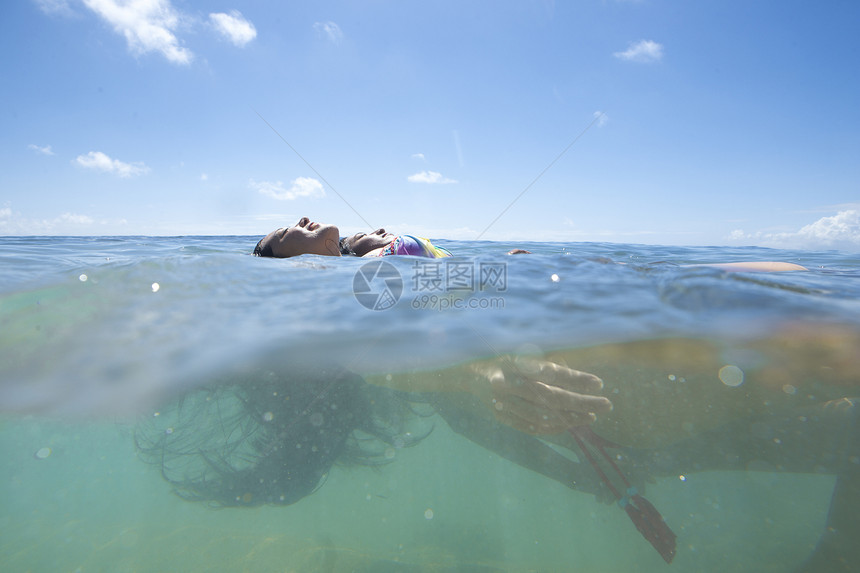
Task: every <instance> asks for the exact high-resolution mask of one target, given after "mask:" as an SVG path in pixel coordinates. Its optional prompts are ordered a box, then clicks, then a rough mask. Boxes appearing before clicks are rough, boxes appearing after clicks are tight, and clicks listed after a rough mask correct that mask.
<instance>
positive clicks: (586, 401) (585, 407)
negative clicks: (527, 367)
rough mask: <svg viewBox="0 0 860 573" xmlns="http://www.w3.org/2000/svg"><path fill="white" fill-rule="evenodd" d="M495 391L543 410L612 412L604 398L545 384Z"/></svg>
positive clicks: (526, 383)
mask: <svg viewBox="0 0 860 573" xmlns="http://www.w3.org/2000/svg"><path fill="white" fill-rule="evenodd" d="M495 390H497V394H498V396H500V397H504V396H505V395H508V396H516V397H518V398H522V399H523V400H526V401H528V402H531V403H532V404H535V405H537V406H539V407H541V408H543V409H549V410H555V411H566V412H579V413H582V414H585V413H588V412H595V413H604V412H610V411H611V410H612V402H610V401H609V399H608V398H606V397H604V396H591V395H588V394H580V393H578V392H571V391H568V390H565V389H563V388H558V387H557V386H550V385H548V384H544V383H543V382H535V381H531V380H525V381H522V382H521V383H520V384H514V385H511V386H506V387H504V388H495Z"/></svg>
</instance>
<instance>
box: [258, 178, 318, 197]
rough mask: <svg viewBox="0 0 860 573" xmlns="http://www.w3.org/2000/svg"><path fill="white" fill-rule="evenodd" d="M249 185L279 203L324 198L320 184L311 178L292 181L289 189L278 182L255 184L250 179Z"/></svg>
mask: <svg viewBox="0 0 860 573" xmlns="http://www.w3.org/2000/svg"><path fill="white" fill-rule="evenodd" d="M249 185H250V186H251V188H252V189H256V190H257V191H258V192H259V193H262V194H263V195H266V196H268V197H271V198H272V199H278V200H280V201H292V200H293V199H298V198H299V197H325V189H324V188H323V186H322V183H320V182H319V181H317V180H316V179H313V178H311V177H299V178H297V179H293V181H292V182H291V183H290V188H289V189H287V188H285V187H284V184H283V183H281V182H280V181H277V182H274V183H272V182H271V181H260V182H257V181H254V180H253V179H251V181H250V183H249Z"/></svg>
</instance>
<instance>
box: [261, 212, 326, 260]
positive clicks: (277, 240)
mask: <svg viewBox="0 0 860 573" xmlns="http://www.w3.org/2000/svg"><path fill="white" fill-rule="evenodd" d="M339 240H340V231H338V228H337V227H335V226H334V225H325V224H322V223H315V222H313V221H311V220H310V219H308V218H307V217H302V218H301V219H299V222H298V223H296V224H295V225H293V226H292V227H284V228H281V229H277V230H275V231H272V232H271V233H269V234H268V235H266V237H265V238H264V239H263V243H262V244H263V246H266V245H268V246H271V247H272V256H273V257H275V258H278V259H284V258H287V257H295V256H298V255H327V256H332V257H339V256H340V248H339V247H338V241H339Z"/></svg>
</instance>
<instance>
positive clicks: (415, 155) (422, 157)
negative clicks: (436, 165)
mask: <svg viewBox="0 0 860 573" xmlns="http://www.w3.org/2000/svg"><path fill="white" fill-rule="evenodd" d="M412 159H420V160H421V161H424V154H423V153H413V154H412Z"/></svg>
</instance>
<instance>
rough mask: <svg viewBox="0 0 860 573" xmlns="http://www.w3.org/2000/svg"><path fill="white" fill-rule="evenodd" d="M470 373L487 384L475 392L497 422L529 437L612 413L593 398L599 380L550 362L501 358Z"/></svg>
mask: <svg viewBox="0 0 860 573" xmlns="http://www.w3.org/2000/svg"><path fill="white" fill-rule="evenodd" d="M473 371H474V372H475V373H476V374H477V375H478V376H479V377H480V378H482V379H484V380H486V381H487V382H489V384H481V385H479V387H478V388H476V391H475V392H474V393H475V394H476V395H478V396H479V397H480V398H481V399H482V400H483V401H484V402H485V403H487V405H488V406H489V407H490V408H491V409H492V410H493V413H494V414H495V416H496V419H497V420H499V421H500V422H502V423H504V424H507V425H509V426H512V427H514V428H516V429H518V430H520V431H523V432H526V433H529V434H557V433H559V432H563V431H565V430H567V429H568V428H572V427H574V426H582V425H585V424H590V423H592V422H594V421H595V420H596V419H597V414H601V413H604V412H609V411H611V410H612V402H610V401H609V399H608V398H605V397H603V396H598V395H595V394H597V393H598V392H600V391H601V389H602V388H603V381H602V380H601V379H600V378H598V377H597V376H595V375H594V374H589V373H587V372H579V371H577V370H572V369H570V368H567V367H565V366H561V365H559V364H556V363H554V362H549V361H546V360H539V359H534V358H522V357H518V358H512V357H508V356H503V357H499V358H497V359H494V360H491V361H487V362H482V363H480V364H476V365H474V366H473Z"/></svg>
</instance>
